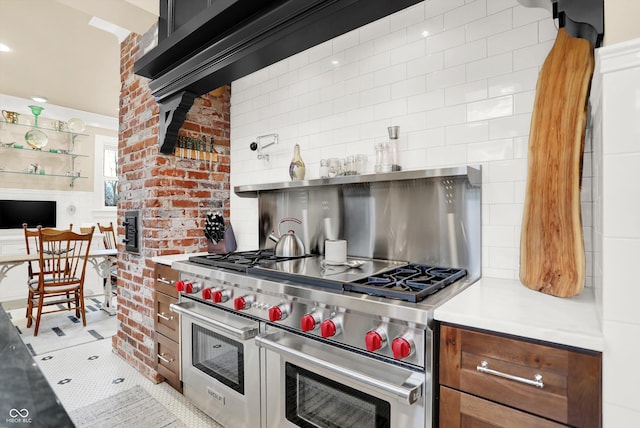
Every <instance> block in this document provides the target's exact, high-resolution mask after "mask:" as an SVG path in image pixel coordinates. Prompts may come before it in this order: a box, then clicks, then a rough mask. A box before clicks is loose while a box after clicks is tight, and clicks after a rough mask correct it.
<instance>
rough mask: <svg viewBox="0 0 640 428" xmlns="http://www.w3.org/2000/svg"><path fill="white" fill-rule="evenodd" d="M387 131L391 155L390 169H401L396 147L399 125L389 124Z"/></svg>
mask: <svg viewBox="0 0 640 428" xmlns="http://www.w3.org/2000/svg"><path fill="white" fill-rule="evenodd" d="M387 131H389V150H390V152H391V153H390V157H391V171H402V167H401V166H400V147H398V137H399V136H400V127H399V126H390V127H388V128H387Z"/></svg>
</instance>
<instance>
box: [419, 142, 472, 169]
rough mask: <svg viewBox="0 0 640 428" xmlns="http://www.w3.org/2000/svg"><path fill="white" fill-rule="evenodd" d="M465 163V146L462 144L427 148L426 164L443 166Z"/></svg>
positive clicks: (432, 166)
mask: <svg viewBox="0 0 640 428" xmlns="http://www.w3.org/2000/svg"><path fill="white" fill-rule="evenodd" d="M466 163H467V148H466V147H465V146H464V144H460V145H457V146H446V147H431V148H428V149H427V166H428V167H431V168H434V167H441V166H442V167H444V166H455V165H463V164H466Z"/></svg>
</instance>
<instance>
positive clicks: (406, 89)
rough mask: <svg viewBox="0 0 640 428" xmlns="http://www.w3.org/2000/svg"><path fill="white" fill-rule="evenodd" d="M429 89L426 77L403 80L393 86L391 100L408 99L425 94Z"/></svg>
mask: <svg viewBox="0 0 640 428" xmlns="http://www.w3.org/2000/svg"><path fill="white" fill-rule="evenodd" d="M426 89H427V79H425V78H424V76H419V77H414V78H412V79H403V80H401V81H399V82H395V83H392V84H391V98H392V99H397V98H405V99H406V98H408V97H411V96H414V95H418V94H424V93H425V91H426Z"/></svg>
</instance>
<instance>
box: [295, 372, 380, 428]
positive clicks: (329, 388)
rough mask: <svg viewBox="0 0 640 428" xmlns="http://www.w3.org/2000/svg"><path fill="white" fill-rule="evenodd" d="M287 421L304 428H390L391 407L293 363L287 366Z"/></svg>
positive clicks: (375, 398)
mask: <svg viewBox="0 0 640 428" xmlns="http://www.w3.org/2000/svg"><path fill="white" fill-rule="evenodd" d="M285 372H286V384H285V385H286V386H285V388H286V403H285V408H286V415H287V419H288V420H289V421H291V422H293V423H294V424H296V425H297V426H299V427H303V428H346V427H357V428H385V427H386V428H388V427H389V426H390V413H391V405H390V404H389V403H388V402H387V401H384V400H381V399H380V398H377V397H374V396H372V395H369V394H365V393H364V392H361V391H358V390H356V389H353V388H351V387H349V386H346V385H343V384H341V383H338V382H336V381H333V380H331V379H327V378H325V377H322V376H320V375H318V374H315V373H313V372H310V371H308V370H305V369H303V368H301V367H298V366H296V365H294V364H291V363H286V364H285Z"/></svg>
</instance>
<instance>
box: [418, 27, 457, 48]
mask: <svg viewBox="0 0 640 428" xmlns="http://www.w3.org/2000/svg"><path fill="white" fill-rule="evenodd" d="M426 40H427V53H428V54H433V53H436V52H440V51H443V50H445V49H451V48H453V47H456V46H460V45H462V44H464V42H465V35H464V27H458V28H454V29H451V30H445V31H443V32H442V33H439V34H435V35H433V36H428V37H427V38H426Z"/></svg>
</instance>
